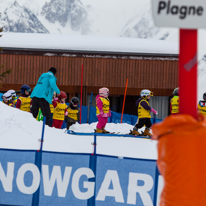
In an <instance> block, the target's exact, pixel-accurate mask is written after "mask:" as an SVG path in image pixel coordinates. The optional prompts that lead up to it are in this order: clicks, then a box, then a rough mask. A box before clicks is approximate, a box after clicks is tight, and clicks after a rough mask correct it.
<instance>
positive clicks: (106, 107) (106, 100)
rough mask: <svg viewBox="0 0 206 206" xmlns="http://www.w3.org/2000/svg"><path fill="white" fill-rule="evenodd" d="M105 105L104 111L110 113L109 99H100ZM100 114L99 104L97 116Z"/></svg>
mask: <svg viewBox="0 0 206 206" xmlns="http://www.w3.org/2000/svg"><path fill="white" fill-rule="evenodd" d="M99 98H100V99H101V101H102V103H103V106H102V108H103V111H104V113H109V105H110V102H109V99H108V98H104V97H99ZM98 114H100V111H99V108H98V107H97V104H96V115H98Z"/></svg>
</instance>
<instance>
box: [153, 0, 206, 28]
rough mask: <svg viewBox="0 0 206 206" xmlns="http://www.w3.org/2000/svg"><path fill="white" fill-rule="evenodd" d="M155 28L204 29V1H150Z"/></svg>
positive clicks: (205, 0)
mask: <svg viewBox="0 0 206 206" xmlns="http://www.w3.org/2000/svg"><path fill="white" fill-rule="evenodd" d="M151 1H152V13H153V19H154V22H155V25H156V26H159V27H179V28H185V29H196V28H205V27H206V0H151Z"/></svg>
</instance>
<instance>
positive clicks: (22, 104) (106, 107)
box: [2, 85, 206, 136]
mask: <svg viewBox="0 0 206 206" xmlns="http://www.w3.org/2000/svg"><path fill="white" fill-rule="evenodd" d="M30 93H31V88H30V87H29V85H22V87H21V96H19V97H17V95H16V92H15V91H14V90H9V91H7V92H6V93H4V94H3V96H2V99H3V103H5V104H7V105H8V106H11V107H16V108H18V109H20V110H22V111H26V112H30V111H31V109H32V108H31V105H32V104H31V103H32V99H31V98H30ZM108 96H109V89H108V88H106V87H103V88H100V89H99V94H98V95H97V97H96V115H97V118H98V123H97V126H96V130H95V132H96V133H109V132H108V131H106V130H105V126H106V124H107V122H108V117H110V116H111V110H110V101H109V98H108ZM152 96H153V93H152V92H151V91H150V90H148V89H144V90H142V91H141V92H140V98H139V99H138V100H137V101H136V107H137V113H138V120H137V123H136V124H135V126H134V128H133V131H132V132H131V134H133V135H139V134H140V133H139V132H138V129H140V128H142V127H143V126H145V130H144V133H143V134H144V135H145V136H151V133H150V128H151V126H152V124H151V115H150V112H153V113H154V114H157V111H156V110H154V109H153V108H151V107H150V106H149V99H150V97H152ZM66 99H67V94H66V93H65V92H63V91H61V92H60V95H58V97H56V94H55V93H54V96H53V101H52V104H50V110H51V119H50V123H51V125H50V126H52V127H55V128H59V129H61V127H62V124H63V122H64V120H66V122H67V129H69V127H70V126H71V125H72V124H74V123H76V122H78V121H79V120H80V108H79V107H78V104H79V99H78V98H77V97H72V99H71V101H70V105H69V106H67V105H66V103H65V101H66ZM170 111H171V114H173V115H174V114H178V113H179V88H176V89H174V91H173V98H172V99H171V101H170ZM198 111H199V113H201V114H202V115H204V116H206V93H204V94H203V100H201V101H199V103H198ZM40 113H41V111H39V114H40Z"/></svg>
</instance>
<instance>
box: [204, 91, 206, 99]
mask: <svg viewBox="0 0 206 206" xmlns="http://www.w3.org/2000/svg"><path fill="white" fill-rule="evenodd" d="M203 99H204V100H206V92H205V93H204V94H203Z"/></svg>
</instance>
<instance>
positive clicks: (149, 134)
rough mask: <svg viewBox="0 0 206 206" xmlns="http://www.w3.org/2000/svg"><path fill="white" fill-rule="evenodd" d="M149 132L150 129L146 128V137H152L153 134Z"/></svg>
mask: <svg viewBox="0 0 206 206" xmlns="http://www.w3.org/2000/svg"><path fill="white" fill-rule="evenodd" d="M149 131H150V129H148V128H145V130H144V136H149V137H151V136H152V134H151V133H150V132H149Z"/></svg>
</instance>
